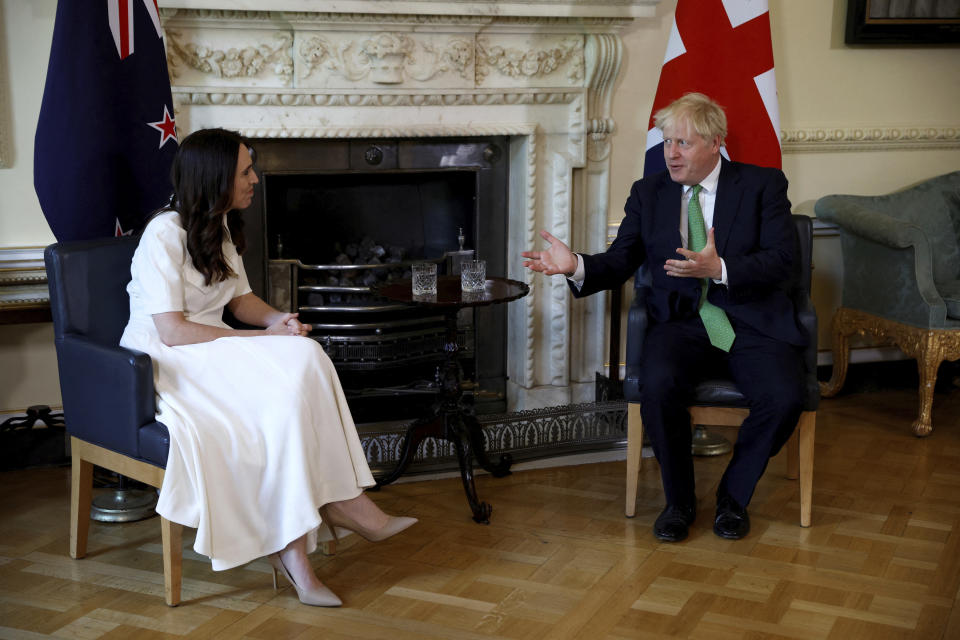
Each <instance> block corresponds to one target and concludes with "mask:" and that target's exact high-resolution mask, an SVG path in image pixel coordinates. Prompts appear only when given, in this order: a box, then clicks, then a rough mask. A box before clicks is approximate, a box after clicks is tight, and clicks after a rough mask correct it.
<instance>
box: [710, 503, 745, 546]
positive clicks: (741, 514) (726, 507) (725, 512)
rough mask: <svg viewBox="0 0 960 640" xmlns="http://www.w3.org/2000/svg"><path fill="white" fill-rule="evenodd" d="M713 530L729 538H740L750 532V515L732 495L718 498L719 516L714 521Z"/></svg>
mask: <svg viewBox="0 0 960 640" xmlns="http://www.w3.org/2000/svg"><path fill="white" fill-rule="evenodd" d="M713 532H714V533H715V534H717V535H718V536H720V537H721V538H726V539H727V540H739V539H740V538H742V537H744V536H745V535H747V534H748V533H750V516H748V515H747V510H746V509H745V508H744V507H741V506H740V505H739V504H738V503H737V501H736V500H734V499H733V498H731V497H730V496H721V497H718V498H717V517H716V518H715V519H714V521H713Z"/></svg>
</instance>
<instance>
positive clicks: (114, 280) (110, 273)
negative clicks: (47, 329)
mask: <svg viewBox="0 0 960 640" xmlns="http://www.w3.org/2000/svg"><path fill="white" fill-rule="evenodd" d="M139 242H140V238H139V237H122V238H106V239H102V240H85V241H78V242H60V243H57V244H52V245H50V246H49V247H47V248H46V250H45V251H44V262H45V263H46V267H47V280H48V282H49V283H50V310H51V312H52V314H53V330H54V336H55V338H56V339H57V340H58V341H59V340H62V339H63V336H64V335H67V334H79V335H83V336H86V337H87V338H89V339H91V340H93V341H95V342H97V343H100V344H109V345H116V344H117V343H119V342H120V336H121V334H122V333H123V329H124V327H125V326H126V324H127V320H128V319H129V318H130V299H129V297H128V296H127V283H129V282H130V262H131V261H132V260H133V252H134V251H135V250H136V248H137V244H139Z"/></svg>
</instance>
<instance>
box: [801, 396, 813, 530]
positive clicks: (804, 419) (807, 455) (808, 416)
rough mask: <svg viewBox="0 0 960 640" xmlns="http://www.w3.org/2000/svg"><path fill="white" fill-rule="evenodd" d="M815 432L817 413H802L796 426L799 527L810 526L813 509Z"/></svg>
mask: <svg viewBox="0 0 960 640" xmlns="http://www.w3.org/2000/svg"><path fill="white" fill-rule="evenodd" d="M816 431H817V412H816V411H804V412H803V413H801V414H800V423H799V425H798V426H797V432H798V433H799V437H798V440H799V449H800V451H799V456H798V457H799V466H800V526H801V527H809V526H810V512H811V511H812V509H813V441H814V436H815V435H816Z"/></svg>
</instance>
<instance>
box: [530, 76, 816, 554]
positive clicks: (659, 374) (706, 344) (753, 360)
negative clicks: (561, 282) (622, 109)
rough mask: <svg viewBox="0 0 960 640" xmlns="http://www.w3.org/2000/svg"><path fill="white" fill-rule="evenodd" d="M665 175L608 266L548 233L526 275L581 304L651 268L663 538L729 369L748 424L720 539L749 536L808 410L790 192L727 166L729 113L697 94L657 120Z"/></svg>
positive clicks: (682, 514)
mask: <svg viewBox="0 0 960 640" xmlns="http://www.w3.org/2000/svg"><path fill="white" fill-rule="evenodd" d="M654 121H655V124H656V126H657V128H659V129H660V130H661V131H663V139H664V146H663V153H664V157H665V159H666V164H667V170H666V171H664V172H661V173H658V174H655V175H653V176H650V177H648V178H644V179H643V180H638V181H637V182H635V183H634V184H633V188H632V189H631V191H630V197H629V198H628V199H627V204H626V207H625V212H626V216H625V217H624V219H623V221H622V222H621V223H620V230H619V232H618V233H617V238H616V240H615V241H614V242H613V244H612V245H611V246H610V248H609V249H608V250H607V251H606V252H605V253H601V254H596V255H579V254H574V253H572V252H571V251H570V249H569V248H568V247H567V246H566V245H565V244H564V243H563V242H560V241H559V240H557V239H556V238H554V237H553V236H552V235H550V234H549V233H548V232H546V231H542V232H541V236H542V237H543V238H544V239H545V240H546V241H547V242H549V243H550V248H549V249H548V250H546V251H526V252H524V253H523V256H524V257H525V258H526V259H527V260H526V261H525V262H524V266H526V267H528V268H530V269H533V270H534V271H540V272H542V273H545V274H547V275H553V274H563V275H565V276H567V277H568V278H569V279H570V280H571V290H572V291H573V294H574V295H575V296H577V297H580V296H587V295H590V294H592V293H595V292H597V291H600V290H603V289H611V288H614V287H619V286H621V285H622V284H623V282H625V281H626V280H627V278H629V277H630V276H631V275H633V273H634V272H635V271H636V270H637V268H638V267H639V266H640V265H642V264H646V265H647V267H648V269H649V271H650V273H651V274H652V290H651V292H650V294H649V295H648V297H647V307H648V309H647V310H648V313H649V317H650V328H649V330H648V331H647V335H646V336H645V338H644V343H643V368H642V373H641V382H640V384H641V389H640V395H641V407H640V412H641V417H642V418H643V423H644V429H645V431H646V432H647V433H648V434H649V437H650V441H651V443H652V445H653V451H654V454H655V455H656V457H657V460H658V461H659V463H660V474H661V479H662V482H663V490H664V493H665V495H666V503H667V504H666V508H664V510H663V512H662V513H661V514H660V515H659V517H658V518H657V520H656V523H655V524H654V527H653V533H654V535H655V536H656V537H657V538H659V539H661V540H666V541H670V542H676V541H679V540H683V539H684V538H686V537H687V534H688V529H689V526H690V525H691V524H692V523H693V521H694V519H695V518H696V510H697V499H696V495H695V493H694V487H695V485H694V474H693V459H692V456H691V453H690V445H691V430H690V414H689V411H688V409H687V405H688V404H689V400H690V398H691V395H692V392H693V389H694V387H695V386H696V384H697V383H698V382H699V381H701V380H703V379H704V378H705V376H706V375H707V374H708V373H709V372H710V371H712V370H714V369H715V368H716V367H718V366H722V367H727V369H728V370H729V372H730V374H731V375H732V377H733V380H734V382H735V383H736V385H737V387H738V388H739V389H740V391H741V392H742V393H743V395H744V396H745V397H746V398H747V400H748V402H749V407H750V415H749V417H748V418H747V419H746V420H745V421H744V423H743V426H742V427H741V428H740V432H739V434H738V436H737V442H736V445H735V446H734V450H733V456H732V458H731V460H730V463H729V465H728V466H727V469H726V471H725V473H724V474H723V478H722V479H721V480H720V484H719V487H718V488H717V510H716V517H715V519H714V525H713V531H714V533H716V534H717V535H718V536H720V537H722V538H729V539H739V538H742V537H743V536H745V535H747V533H748V532H749V531H750V519H749V517H748V515H747V510H746V507H747V505H748V504H749V503H750V498H751V497H752V496H753V491H754V488H755V487H756V485H757V482H758V481H759V480H760V476H761V475H763V471H764V469H766V466H767V461H768V460H769V459H770V457H771V456H773V455H775V454H776V453H777V452H778V451H779V450H780V448H781V447H782V446H783V445H784V444H785V443H786V442H787V440H788V439H789V437H790V434H791V433H792V431H793V428H794V427H795V426H796V424H797V419H798V418H799V416H800V411H801V398H802V393H803V373H802V364H801V348H802V346H803V345H805V344H806V342H807V336H806V335H805V333H804V331H803V330H802V329H801V328H800V327H798V326H797V323H796V320H795V313H794V308H793V303H792V302H791V300H790V298H789V296H788V294H787V292H786V290H785V286H784V285H786V284H787V283H788V282H789V281H790V279H791V277H792V275H793V271H794V261H795V260H796V255H795V254H796V232H795V230H794V226H793V222H792V220H791V217H790V202H789V200H787V180H786V178H785V177H784V175H783V173H782V172H781V171H779V170H778V169H769V168H763V167H757V166H753V165H749V164H742V163H738V162H730V161H728V160H727V159H725V158H722V157H721V155H720V148H721V146H722V145H723V141H724V138H725V136H726V133H727V120H726V116H725V115H724V113H723V109H722V108H721V107H720V106H719V105H718V104H716V103H715V102H713V101H712V100H711V99H710V98H708V97H707V96H704V95H702V94H698V93H690V94H687V95H685V96H683V97H682V98H680V99H678V100H676V101H675V102H673V103H671V104H670V105H668V106H666V107H665V108H663V109H662V110H660V111H658V112H657V113H656V114H655V115H654Z"/></svg>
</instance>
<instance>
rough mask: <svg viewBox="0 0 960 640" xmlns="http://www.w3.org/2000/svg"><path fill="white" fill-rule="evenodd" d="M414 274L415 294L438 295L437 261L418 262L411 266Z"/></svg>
mask: <svg viewBox="0 0 960 640" xmlns="http://www.w3.org/2000/svg"><path fill="white" fill-rule="evenodd" d="M411 273H412V274H413V295H415V296H430V295H437V263H436V262H416V263H414V264H413V266H412V267H411Z"/></svg>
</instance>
